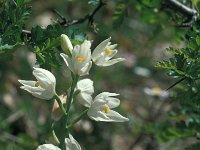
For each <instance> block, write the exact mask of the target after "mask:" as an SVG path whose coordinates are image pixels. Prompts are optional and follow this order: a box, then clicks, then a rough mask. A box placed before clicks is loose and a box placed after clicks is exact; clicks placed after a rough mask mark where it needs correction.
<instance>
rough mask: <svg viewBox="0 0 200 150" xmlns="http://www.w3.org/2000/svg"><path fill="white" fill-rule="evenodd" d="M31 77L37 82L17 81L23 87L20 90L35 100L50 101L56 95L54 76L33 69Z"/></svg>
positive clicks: (43, 70) (41, 70)
mask: <svg viewBox="0 0 200 150" xmlns="http://www.w3.org/2000/svg"><path fill="white" fill-rule="evenodd" d="M33 75H34V76H35V77H36V79H37V81H27V80H18V81H19V82H20V83H21V84H22V85H23V86H21V87H20V88H21V89H23V90H25V91H28V92H29V93H31V94H32V95H33V96H35V97H37V98H40V99H46V100H49V99H51V98H52V97H53V96H54V94H55V93H56V92H55V86H56V79H55V77H54V75H53V74H52V73H51V72H49V71H48V70H45V69H42V68H34V70H33Z"/></svg>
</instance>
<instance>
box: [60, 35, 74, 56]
mask: <svg viewBox="0 0 200 150" xmlns="http://www.w3.org/2000/svg"><path fill="white" fill-rule="evenodd" d="M60 38H61V48H62V49H63V51H64V52H65V53H70V54H71V53H72V50H73V46H72V43H71V41H70V39H69V37H68V36H67V35H65V34H62V35H61V36H60Z"/></svg>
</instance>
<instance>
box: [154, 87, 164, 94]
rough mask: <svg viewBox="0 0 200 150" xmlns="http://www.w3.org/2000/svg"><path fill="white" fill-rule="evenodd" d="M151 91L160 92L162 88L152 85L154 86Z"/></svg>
mask: <svg viewBox="0 0 200 150" xmlns="http://www.w3.org/2000/svg"><path fill="white" fill-rule="evenodd" d="M152 91H153V93H154V94H160V93H161V91H162V90H161V88H159V87H154V88H153V89H152Z"/></svg>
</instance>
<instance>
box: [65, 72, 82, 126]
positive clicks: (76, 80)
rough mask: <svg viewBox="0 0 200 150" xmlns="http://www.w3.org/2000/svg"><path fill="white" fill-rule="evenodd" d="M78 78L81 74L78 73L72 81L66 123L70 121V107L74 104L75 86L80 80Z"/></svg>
mask: <svg viewBox="0 0 200 150" xmlns="http://www.w3.org/2000/svg"><path fill="white" fill-rule="evenodd" d="M78 78H79V76H78V75H76V76H75V77H74V78H73V81H72V85H71V91H70V95H69V99H68V101H67V106H66V112H67V116H66V125H67V124H68V121H69V110H70V107H71V104H72V101H73V95H74V90H75V88H76V84H77V82H78Z"/></svg>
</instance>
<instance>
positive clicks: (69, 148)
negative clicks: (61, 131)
mask: <svg viewBox="0 0 200 150" xmlns="http://www.w3.org/2000/svg"><path fill="white" fill-rule="evenodd" d="M65 145H66V150H81V146H80V145H79V143H78V142H77V141H76V140H75V139H74V138H73V136H72V135H71V134H69V138H65Z"/></svg>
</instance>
